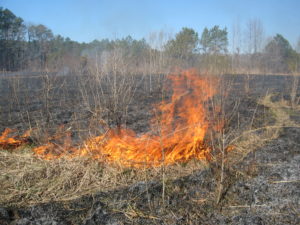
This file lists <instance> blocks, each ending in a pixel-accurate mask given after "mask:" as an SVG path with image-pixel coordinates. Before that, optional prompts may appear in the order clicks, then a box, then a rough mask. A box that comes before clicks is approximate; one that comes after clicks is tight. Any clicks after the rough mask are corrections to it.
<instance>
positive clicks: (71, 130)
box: [0, 8, 300, 224]
mask: <svg viewBox="0 0 300 225" xmlns="http://www.w3.org/2000/svg"><path fill="white" fill-rule="evenodd" d="M230 35H231V36H230V37H231V38H230V40H229V38H228V36H229V32H228V30H227V28H220V27H219V26H217V25H216V26H214V27H212V28H205V29H204V30H203V32H202V33H201V35H199V34H198V33H197V32H196V31H195V30H194V29H191V28H186V27H185V28H182V30H181V31H180V32H178V33H177V34H175V35H174V36H171V35H169V34H168V33H165V32H163V31H160V32H156V33H151V34H150V35H149V37H148V38H147V39H141V40H135V39H133V38H132V37H130V36H128V37H125V38H122V39H115V40H108V39H103V40H94V41H93V42H91V43H78V42H76V41H72V40H71V39H70V38H64V37H62V36H60V35H54V34H53V33H52V31H51V30H50V29H48V28H47V27H46V26H44V25H25V23H24V21H23V20H22V18H19V17H17V16H16V15H14V14H13V13H12V12H11V11H10V10H8V9H3V8H0V70H1V72H0V96H1V100H0V132H1V133H0V223H1V224H143V223H144V224H297V223H299V216H300V215H299V210H300V207H299V201H300V200H299V196H300V193H299V190H300V186H299V185H300V174H299V163H300V162H299V160H300V158H299V153H300V152H299V149H300V142H299V135H300V129H299V128H300V116H299V115H300V106H299V104H300V88H299V86H300V83H299V72H300V67H299V66H300V55H299V52H297V51H296V49H294V48H293V47H292V46H291V45H290V43H289V42H288V40H287V39H285V38H284V37H283V36H282V35H280V34H276V35H275V36H274V37H271V38H269V39H266V38H265V37H264V30H263V25H262V23H261V22H260V21H259V20H257V19H253V20H250V21H248V23H247V24H246V25H245V27H244V29H243V34H242V33H241V28H240V27H239V25H237V24H235V25H234V26H233V29H232V33H231V34H230ZM242 39H243V40H245V43H244V44H243V45H242V44H241V40H242ZM230 41H231V42H232V43H231V44H230V46H231V48H232V49H228V45H229V42H230ZM298 45H299V46H298V48H299V47H300V42H299V43H298ZM298 50H299V49H298ZM190 68H193V69H190Z"/></svg>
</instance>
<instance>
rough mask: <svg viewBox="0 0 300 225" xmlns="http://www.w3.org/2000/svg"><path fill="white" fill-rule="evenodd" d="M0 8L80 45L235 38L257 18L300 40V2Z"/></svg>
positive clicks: (39, 3)
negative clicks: (223, 34)
mask: <svg viewBox="0 0 300 225" xmlns="http://www.w3.org/2000/svg"><path fill="white" fill-rule="evenodd" d="M0 6H2V7H4V8H8V9H10V10H11V11H12V12H13V13H14V14H16V15H17V16H20V17H22V18H23V19H24V20H25V22H27V23H33V24H40V23H41V24H44V25H46V26H47V27H49V28H50V29H51V30H52V31H53V32H54V34H61V35H62V36H64V37H70V38H71V39H73V40H76V41H80V42H83V41H84V42H89V41H92V40H94V39H102V38H110V39H112V38H120V37H124V36H127V35H131V36H132V37H134V38H137V39H140V38H143V37H145V38H147V36H148V35H149V33H150V32H155V31H159V30H165V31H166V32H171V33H173V34H174V33H176V32H178V31H179V30H180V29H181V28H182V27H190V28H193V29H195V30H196V31H197V32H198V33H199V35H200V34H201V33H202V31H203V29H204V27H205V26H207V27H212V26H214V25H220V27H222V28H223V27H225V26H226V27H227V28H228V31H229V33H230V31H231V28H232V26H233V24H234V23H236V21H240V22H239V24H240V27H241V30H242V32H243V30H244V29H245V27H246V23H247V21H249V20H250V19H254V18H256V19H260V20H261V22H262V24H263V26H264V30H265V35H266V36H267V37H268V36H272V35H275V34H276V33H280V34H282V35H283V36H284V37H286V38H287V39H288V40H289V41H290V43H291V44H292V45H293V46H295V45H296V43H297V40H298V38H299V37H300V0H239V1H237V0H226V1H225V0H223V1H221V0H198V1H197V0H181V1H179V0H98V1H97V0H0Z"/></svg>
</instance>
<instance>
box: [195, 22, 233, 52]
mask: <svg viewBox="0 0 300 225" xmlns="http://www.w3.org/2000/svg"><path fill="white" fill-rule="evenodd" d="M227 34H228V32H227V29H226V27H225V28H224V29H220V28H219V26H214V27H213V28H211V29H209V30H208V29H207V28H206V27H205V28H204V30H203V32H202V35H201V39H200V44H201V46H202V50H203V51H204V53H209V54H220V53H227V46H228V37H227Z"/></svg>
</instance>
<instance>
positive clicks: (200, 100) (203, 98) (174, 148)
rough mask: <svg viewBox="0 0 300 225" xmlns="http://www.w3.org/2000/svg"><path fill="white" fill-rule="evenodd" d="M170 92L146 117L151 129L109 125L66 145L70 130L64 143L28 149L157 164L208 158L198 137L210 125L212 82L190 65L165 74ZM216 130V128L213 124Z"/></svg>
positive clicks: (48, 155) (49, 154)
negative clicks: (139, 132)
mask: <svg viewBox="0 0 300 225" xmlns="http://www.w3.org/2000/svg"><path fill="white" fill-rule="evenodd" d="M168 78H169V80H170V81H171V88H172V91H173V94H172V97H171V99H170V101H166V100H163V101H162V102H161V103H160V104H159V105H157V107H155V108H156V110H155V115H156V116H155V117H154V118H153V119H152V120H151V125H152V127H153V128H154V132H149V133H146V134H143V135H141V136H138V135H136V134H135V133H134V131H132V130H130V129H123V128H121V129H119V130H118V129H111V130H108V131H107V132H106V133H105V134H103V135H101V136H97V137H93V138H90V139H88V140H87V141H85V142H84V143H83V144H82V145H81V147H77V148H75V147H71V141H70V135H69V134H68V135H67V137H66V138H65V140H64V144H62V145H61V146H58V145H56V144H54V143H52V142H50V143H48V144H46V145H44V146H40V147H37V148H35V149H34V152H35V153H36V154H37V155H39V156H40V157H42V158H44V159H48V160H50V159H56V158H60V157H62V156H69V157H75V156H91V157H92V158H94V159H98V160H101V161H105V162H110V163H118V164H120V165H124V166H134V167H141V166H160V165H162V164H164V165H168V164H173V163H175V162H185V161H188V160H190V159H192V158H195V159H210V151H211V149H210V147H209V146H207V145H206V144H205V142H204V138H205V135H206V132H207V129H208V128H209V127H210V124H209V122H208V118H207V112H206V108H205V104H206V103H207V101H208V100H209V99H210V98H212V97H213V96H214V95H215V94H216V90H215V89H214V88H213V87H212V82H209V81H208V79H207V78H204V77H202V76H200V75H199V74H198V73H197V72H196V70H194V69H190V70H186V71H183V72H181V73H179V74H172V75H169V76H168ZM218 129H220V128H218Z"/></svg>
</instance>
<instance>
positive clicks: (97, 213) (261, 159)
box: [0, 75, 300, 225]
mask: <svg viewBox="0 0 300 225" xmlns="http://www.w3.org/2000/svg"><path fill="white" fill-rule="evenodd" d="M68 79H69V78H68ZM144 81H145V80H144ZM292 81H293V78H292V77H288V76H262V75H258V76H251V77H250V78H249V79H248V77H246V76H238V75H234V76H229V75H227V76H225V79H224V81H223V82H224V84H225V86H226V87H229V86H230V87H231V89H230V92H229V98H228V99H227V103H226V107H227V109H226V111H227V112H228V113H229V114H230V111H231V110H232V111H234V112H233V113H234V114H235V116H234V117H233V118H232V120H231V122H230V123H229V125H228V126H229V127H230V128H231V129H232V130H240V131H242V130H246V129H247V128H246V127H248V126H250V125H251V128H252V129H255V128H259V127H261V126H263V125H273V124H275V121H274V120H275V119H274V118H273V116H272V112H270V110H269V108H268V107H266V106H264V105H261V104H258V99H260V98H262V97H264V96H265V95H267V94H268V93H273V94H274V97H273V100H274V101H275V102H277V101H279V100H280V99H285V100H289V96H290V94H291V86H292ZM2 82H3V83H2V85H3V84H5V82H6V81H3V80H2ZM69 83H72V82H71V81H69ZM75 83H76V82H75V81H74V85H75ZM29 84H30V85H33V86H35V85H37V86H38V83H37V84H33V83H31V82H28V84H27V85H29ZM141 87H143V88H138V89H137V91H136V92H135V96H134V98H133V101H132V102H131V103H130V107H129V110H128V115H127V117H126V122H127V126H129V127H131V128H132V129H134V130H136V131H137V132H144V131H147V130H148V129H149V124H148V119H149V118H150V117H151V109H152V104H153V103H155V102H159V100H160V99H161V98H162V91H161V89H160V88H158V89H156V90H152V91H149V84H147V81H146V83H142V84H141ZM3 88H5V86H2V87H1V91H2V92H1V93H4V94H3V95H2V94H1V96H6V97H4V98H3V99H4V100H3V99H1V106H2V107H4V106H5V104H8V105H10V107H8V108H7V109H4V110H3V111H1V115H2V119H1V129H3V128H4V127H11V126H15V127H16V128H19V127H20V128H22V126H23V125H22V124H23V123H22V116H20V115H21V114H20V109H22V107H21V105H22V106H23V105H24V107H27V109H28V110H31V109H35V108H34V107H38V106H39V104H44V103H43V102H42V103H38V101H37V100H34V98H30V97H27V100H28V101H29V100H30V101H31V100H32V101H33V102H34V103H32V104H31V103H28V104H25V103H23V102H20V103H18V104H20V105H19V107H16V112H13V110H14V107H13V106H12V104H11V103H9V99H8V97H11V94H9V93H6V91H5V90H3ZM10 88H11V87H10ZM70 88H71V87H70ZM33 89H34V88H33ZM9 90H10V91H11V92H10V93H13V89H9ZM31 91H32V90H31V89H30V91H29V92H31ZM298 91H299V88H298ZM5 93H6V94H5ZM74 93H76V90H74V92H72V91H70V93H66V95H65V96H69V97H68V98H70V99H67V97H65V98H66V100H65V103H67V102H72V101H73V103H74V104H70V105H69V106H68V107H69V108H66V109H67V111H62V110H63V107H62V108H60V110H61V111H59V112H57V113H58V114H55V112H54V111H55V107H54V106H55V104H53V108H51V110H53V113H52V114H53V115H54V114H55V116H52V119H53V120H55V119H56V120H57V123H58V124H59V123H60V122H63V120H67V123H69V122H70V121H71V119H72V116H70V115H73V114H74V111H75V110H79V109H74V108H76V107H74V106H76V104H79V103H78V102H77V100H78V99H77V100H72V97H73V96H77V94H74ZM28 95H29V96H33V94H28ZM12 96H13V95H12ZM24 96H25V95H24ZM24 96H23V97H24ZM78 96H79V94H78ZM298 96H299V94H298ZM20 98H22V97H20ZM78 98H79V97H78ZM57 99H58V97H57ZM5 102H6V103H5ZM14 102H15V103H16V102H18V101H17V100H16V97H15V100H14ZM57 102H59V101H57ZM34 105H35V106H34ZM62 106H63V105H62ZM235 106H237V109H235ZM20 107H21V108H20ZM4 108H5V107H4ZM233 109H235V110H233ZM18 110H19V111H18ZM39 110H40V109H39ZM237 112H238V113H237ZM297 112H299V111H297ZM68 113H69V114H70V115H69V114H68ZM9 114H13V115H11V120H9ZM237 114H238V115H239V116H236V115H237ZM24 115H25V114H24ZM58 115H63V116H61V117H59V116H58ZM14 116H15V117H14ZM89 117H90V114H89V112H86V117H84V116H82V119H88V118H89ZM13 118H16V119H13ZM17 118H19V120H18V119H17ZM24 118H25V116H24ZM70 118H71V119H70ZM289 118H290V119H291V121H292V122H294V124H295V126H294V127H293V126H289V127H285V128H282V129H280V133H279V135H278V137H277V138H276V139H273V140H269V141H268V142H266V143H265V144H264V145H262V146H259V147H257V148H256V149H255V150H253V151H250V152H249V154H247V155H246V156H245V157H244V158H243V159H241V160H240V161H239V162H238V163H237V164H234V165H227V168H226V170H225V182H224V193H223V196H222V199H221V201H220V202H219V203H218V204H217V203H216V196H217V190H218V185H219V179H220V178H219V174H220V166H219V165H218V164H211V165H210V166H209V168H207V169H206V170H202V171H196V172H194V173H193V174H190V175H189V176H185V177H181V178H179V179H177V180H172V181H168V180H167V181H166V196H165V202H164V205H163V202H162V182H161V181H159V180H153V181H149V182H148V183H145V182H137V183H136V184H134V185H131V186H128V187H125V188H124V187H123V188H120V189H116V190H111V191H109V192H99V193H97V194H94V195H92V196H82V197H81V198H79V199H76V200H73V201H69V202H49V203H47V204H37V205H34V206H30V207H23V208H15V207H0V224H86V225H88V224H241V225H242V224H245V225H246V224H257V225H258V224H300V220H299V217H300V168H299V167H300V139H299V137H300V129H299V127H297V126H296V125H297V124H298V125H299V123H300V118H299V114H298V113H291V114H290V116H289ZM24 120H26V119H24ZM69 120H70V121H69ZM26 124H28V123H26ZM249 148H251V146H249Z"/></svg>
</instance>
